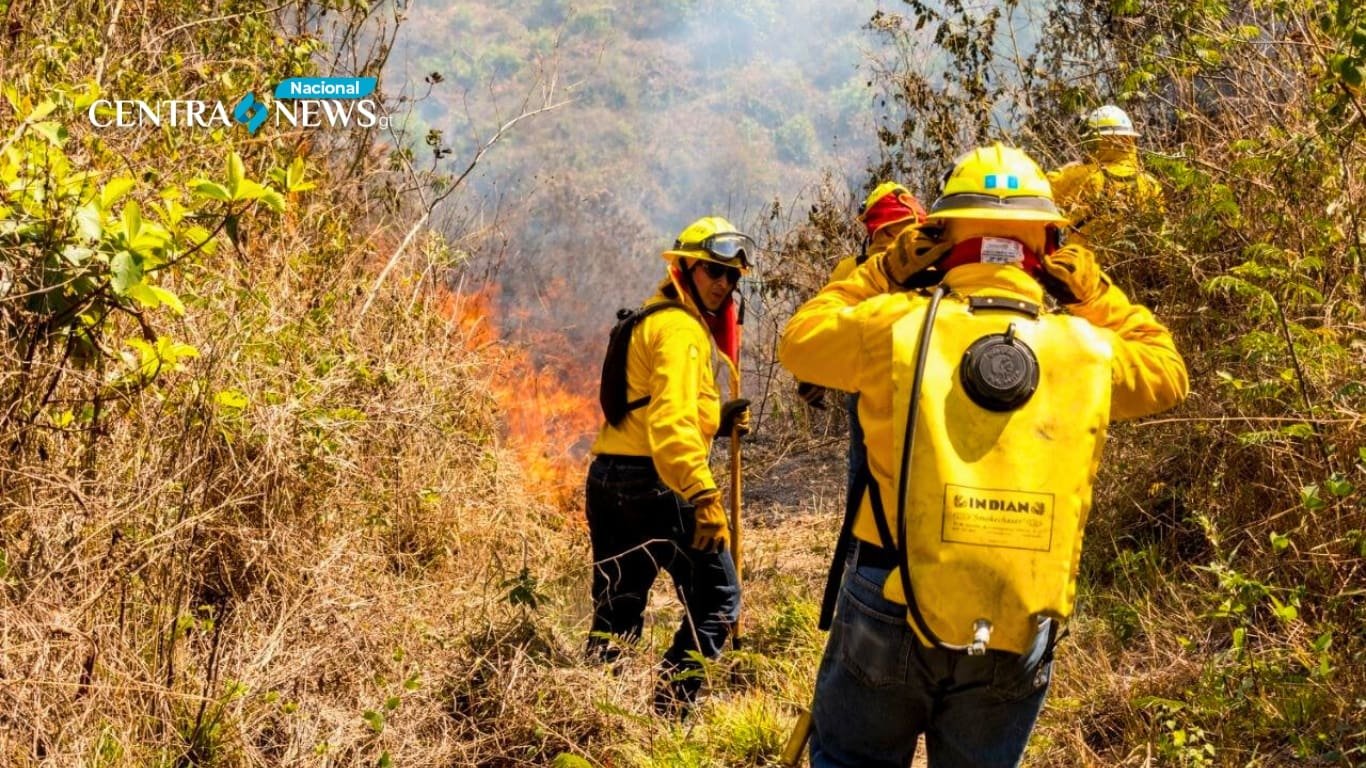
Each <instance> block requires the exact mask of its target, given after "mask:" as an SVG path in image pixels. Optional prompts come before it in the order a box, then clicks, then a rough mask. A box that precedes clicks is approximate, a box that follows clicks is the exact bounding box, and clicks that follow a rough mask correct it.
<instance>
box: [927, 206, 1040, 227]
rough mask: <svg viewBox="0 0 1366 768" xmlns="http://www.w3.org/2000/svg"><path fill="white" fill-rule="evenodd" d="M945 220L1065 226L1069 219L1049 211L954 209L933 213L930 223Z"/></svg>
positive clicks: (929, 218) (930, 216)
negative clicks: (979, 220)
mask: <svg viewBox="0 0 1366 768" xmlns="http://www.w3.org/2000/svg"><path fill="white" fill-rule="evenodd" d="M945 219H986V220H989V221H1041V222H1046V223H1047V222H1052V223H1055V224H1064V223H1066V222H1067V217H1066V216H1063V215H1062V214H1061V213H1049V212H1047V211H1022V210H1018V209H1014V208H954V209H952V210H948V211H939V212H938V213H931V214H930V215H929V217H928V220H929V221H942V220H945Z"/></svg>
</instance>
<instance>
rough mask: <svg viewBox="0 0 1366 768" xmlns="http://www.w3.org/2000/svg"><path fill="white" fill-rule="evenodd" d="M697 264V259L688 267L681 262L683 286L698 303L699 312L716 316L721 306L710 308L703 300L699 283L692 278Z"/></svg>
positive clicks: (695, 302)
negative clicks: (698, 286) (698, 288)
mask: <svg viewBox="0 0 1366 768" xmlns="http://www.w3.org/2000/svg"><path fill="white" fill-rule="evenodd" d="M695 266H697V262H696V261H694V262H692V263H691V264H689V265H688V266H687V267H684V266H683V265H682V263H680V264H679V267H680V269H679V270H678V271H679V272H681V273H683V287H684V288H686V289H687V291H688V295H689V296H691V297H692V301H693V303H694V304H696V305H697V311H698V312H701V313H702V314H704V315H707V316H708V317H715V316H716V313H717V312H719V311H720V310H721V308H720V307H717V308H716V309H710V308H708V307H707V303H706V302H705V301H702V294H701V293H700V292H699V291H698V290H697V283H696V282H694V281H693V279H692V270H693V267H695ZM724 304H725V303H724V302H722V306H724Z"/></svg>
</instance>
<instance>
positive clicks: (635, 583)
mask: <svg viewBox="0 0 1366 768" xmlns="http://www.w3.org/2000/svg"><path fill="white" fill-rule="evenodd" d="M586 511H587V516H588V536H589V539H590V540H591V541H592V545H593V625H592V629H591V632H592V634H590V636H589V638H588V651H589V654H590V655H594V656H598V657H602V658H608V659H611V658H613V657H614V656H615V654H614V653H613V649H611V648H610V646H609V643H608V641H607V639H606V638H605V637H603V634H611V635H617V636H619V637H622V638H625V639H627V640H634V639H636V638H638V637H640V632H641V629H642V627H643V626H644V623H645V603H646V601H647V599H648V598H649V595H650V587H651V586H652V585H653V584H654V582H655V577H656V576H658V575H659V571H660V569H663V570H665V571H668V572H669V576H670V577H672V578H673V582H674V588H675V591H676V592H677V593H678V597H679V600H681V601H682V603H683V606H684V608H685V610H684V613H683V622H682V624H681V626H679V628H678V631H677V632H676V633H674V639H673V644H672V645H670V646H669V649H668V650H667V651H665V653H664V669H665V671H666V672H669V673H675V672H679V671H689V670H696V669H697V668H698V667H699V665H698V663H697V661H696V660H695V659H693V658H692V654H691V652H693V651H696V652H699V653H700V654H701V655H702V656H703V657H704V658H715V657H716V656H717V655H718V654H719V653H720V652H721V649H722V647H723V646H724V645H725V643H726V638H727V637H728V636H729V635H730V628H731V627H732V626H734V625H735V621H736V619H737V618H738V617H739V615H740V585H739V580H738V579H737V578H736V575H735V561H734V560H732V559H731V556H730V552H728V551H726V552H720V553H710V552H699V551H697V550H695V549H692V547H691V544H692V536H693V532H694V530H695V529H696V519H695V514H694V508H693V505H692V504H690V503H688V502H687V501H686V500H684V499H683V498H682V497H680V496H679V495H678V494H676V493H674V492H673V491H671V490H669V488H668V486H666V485H664V483H663V482H661V481H660V479H659V475H658V474H657V473H656V472H655V469H654V466H653V465H652V464H651V463H650V460H649V458H648V457H624V458H618V457H610V456H599V457H597V458H596V459H594V461H593V463H592V465H590V466H589V468H588V488H587V510H586ZM700 685H701V678H700V676H699V675H684V676H680V677H679V686H678V687H679V688H681V689H686V690H679V691H678V693H679V694H680V695H682V696H684V697H689V698H690V697H691V696H692V695H695V694H696V692H697V688H698V687H699V686H700Z"/></svg>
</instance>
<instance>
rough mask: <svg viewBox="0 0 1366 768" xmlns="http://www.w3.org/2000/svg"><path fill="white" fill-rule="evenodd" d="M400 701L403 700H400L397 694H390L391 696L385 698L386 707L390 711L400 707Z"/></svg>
mask: <svg viewBox="0 0 1366 768" xmlns="http://www.w3.org/2000/svg"><path fill="white" fill-rule="evenodd" d="M400 703H401V702H400V701H399V698H398V697H397V696H390V697H389V698H387V699H385V700H384V708H385V709H386V710H388V711H390V712H393V711H394V710H396V709H398V705H399V704H400Z"/></svg>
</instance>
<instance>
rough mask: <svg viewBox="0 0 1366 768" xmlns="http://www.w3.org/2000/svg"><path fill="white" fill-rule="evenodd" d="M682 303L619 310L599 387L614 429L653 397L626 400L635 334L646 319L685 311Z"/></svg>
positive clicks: (662, 302) (603, 406) (666, 302)
mask: <svg viewBox="0 0 1366 768" xmlns="http://www.w3.org/2000/svg"><path fill="white" fill-rule="evenodd" d="M684 308H685V307H684V305H683V304H682V303H681V302H678V301H673V300H669V301H660V302H656V303H654V304H650V305H648V306H645V307H640V308H637V309H621V310H618V311H617V323H616V325H614V326H613V327H612V333H611V336H610V337H609V339H608V342H607V353H606V355H604V356H603V361H602V377H601V380H600V381H599V384H598V403H599V404H600V405H601V406H602V413H603V415H604V416H606V417H607V423H609V424H611V425H612V426H614V427H615V426H617V425H619V424H621V422H622V420H623V419H625V418H626V415H627V414H629V413H630V412H631V411H634V410H636V409H637V408H641V407H643V406H644V405H645V404H647V403H649V402H650V397H649V395H646V396H645V397H641V398H637V399H635V400H630V401H628V400H627V399H626V392H627V381H626V360H627V352H628V351H629V349H630V346H631V335H632V333H633V332H634V331H635V327H636V326H637V325H639V324H640V322H641V321H642V320H644V319H645V318H647V317H649V316H650V315H653V314H654V313H656V312H659V311H662V310H665V309H684Z"/></svg>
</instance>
